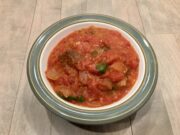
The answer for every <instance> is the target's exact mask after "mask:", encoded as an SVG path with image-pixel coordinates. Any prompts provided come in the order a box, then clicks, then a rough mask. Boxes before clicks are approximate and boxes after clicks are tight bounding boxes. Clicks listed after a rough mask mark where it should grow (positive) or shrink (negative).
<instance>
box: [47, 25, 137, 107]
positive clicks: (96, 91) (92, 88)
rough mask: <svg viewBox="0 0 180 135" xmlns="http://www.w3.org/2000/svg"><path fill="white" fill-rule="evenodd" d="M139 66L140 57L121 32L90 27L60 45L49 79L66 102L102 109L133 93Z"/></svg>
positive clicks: (51, 61)
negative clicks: (101, 107) (131, 91)
mask: <svg viewBox="0 0 180 135" xmlns="http://www.w3.org/2000/svg"><path fill="white" fill-rule="evenodd" d="M138 66H139V58H138V55H137V53H136V52H135V50H134V49H133V47H132V46H131V44H130V43H129V41H127V40H126V39H125V38H124V37H123V36H122V35H121V34H120V33H119V32H117V31H114V30H109V29H105V28H99V27H95V26H90V27H87V28H83V29H80V30H77V31H75V32H73V33H71V34H69V35H68V36H66V37H65V38H63V39H62V40H61V41H60V42H59V43H58V44H57V46H56V47H55V48H54V49H53V50H52V52H51V53H50V56H49V58H48V65H47V70H46V77H47V79H48V81H49V82H50V84H51V86H52V87H53V89H54V91H55V92H56V93H57V95H58V96H60V97H61V98H63V99H64V100H66V101H68V102H71V103H73V104H76V105H81V106H85V107H100V106H104V105H108V104H111V103H113V102H115V101H117V100H120V99H121V98H123V97H124V96H125V95H126V94H127V93H128V92H129V91H130V90H131V88H132V86H133V85H134V83H135V82H136V80H137V76H138Z"/></svg>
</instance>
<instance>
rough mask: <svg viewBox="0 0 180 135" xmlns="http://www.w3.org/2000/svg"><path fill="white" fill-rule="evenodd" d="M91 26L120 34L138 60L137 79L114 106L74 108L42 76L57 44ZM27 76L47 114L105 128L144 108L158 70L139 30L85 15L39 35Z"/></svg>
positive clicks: (102, 18)
mask: <svg viewBox="0 0 180 135" xmlns="http://www.w3.org/2000/svg"><path fill="white" fill-rule="evenodd" d="M92 25H93V26H97V27H102V28H107V29H112V30H116V31H119V32H120V33H121V34H122V36H124V37H125V38H126V39H127V40H128V41H129V42H130V43H131V45H132V47H133V48H134V49H135V51H136V52H137V54H138V56H139V59H140V63H139V72H138V78H137V81H136V83H135V84H134V86H133V87H132V89H131V90H130V92H129V93H128V94H127V95H126V96H124V97H123V98H122V99H120V100H119V101H117V102H115V103H112V104H110V105H106V106H102V107H96V108H89V107H82V106H78V105H74V104H71V103H69V102H67V101H65V100H63V99H61V98H60V97H59V96H57V95H56V93H55V92H54V91H53V89H52V87H51V85H50V83H49V82H48V80H47V78H46V76H45V70H46V68H47V61H48V56H49V54H50V53H51V51H52V49H53V48H54V47H55V46H56V45H57V44H58V42H59V41H60V40H61V39H63V38H64V37H66V36H67V35H68V34H70V33H72V32H73V31H75V30H79V29H81V28H86V27H89V26H92ZM27 75H28V80H29V83H30V86H31V88H32V90H33V92H34V94H35V95H36V97H37V98H38V99H39V101H40V102H41V103H42V104H43V105H44V106H46V107H47V108H48V109H49V110H51V111H53V112H55V113H56V114H58V115H59V116H61V117H63V118H65V119H67V120H69V121H72V122H75V123H81V124H106V123H110V122H114V121H117V120H121V119H123V118H125V117H127V116H130V115H131V114H133V113H134V112H136V111H137V110H138V109H139V108H141V107H142V106H143V105H144V103H145V102H146V101H147V100H148V99H149V97H150V96H151V95H152V93H153V91H154V88H155V85H156V82H157V76H158V68H157V60H156V57H155V54H154V51H153V49H152V47H151V45H150V43H149V42H148V41H147V39H146V38H145V37H144V36H143V35H142V34H141V33H140V32H139V31H138V30H136V29H135V28H134V27H132V26H131V25H129V24H127V23H125V22H123V21H121V20H118V19H116V18H113V17H110V16H104V15H97V14H96V15H95V14H86V15H77V16H72V17H68V18H65V19H62V20H60V21H58V22H57V23H55V24H53V25H51V26H50V27H48V28H47V29H46V30H45V31H44V32H43V33H42V34H40V36H39V37H38V38H37V40H36V41H35V43H34V44H33V46H32V48H31V51H30V53H29V57H28V62H27Z"/></svg>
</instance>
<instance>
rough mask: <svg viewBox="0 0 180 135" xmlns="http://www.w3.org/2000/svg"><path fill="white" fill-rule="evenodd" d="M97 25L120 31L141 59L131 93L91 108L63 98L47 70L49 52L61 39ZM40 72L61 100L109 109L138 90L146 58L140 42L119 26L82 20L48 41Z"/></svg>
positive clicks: (43, 53) (41, 59)
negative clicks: (46, 73) (47, 76)
mask: <svg viewBox="0 0 180 135" xmlns="http://www.w3.org/2000/svg"><path fill="white" fill-rule="evenodd" d="M92 25H93V26H97V27H102V28H107V29H112V30H116V31H119V32H120V33H121V34H122V35H123V36H124V37H125V38H126V39H127V40H128V41H129V42H130V43H131V45H132V46H133V48H134V49H135V51H136V52H137V54H138V56H139V59H140V63H139V74H138V78H137V81H136V83H135V84H134V86H133V87H132V89H131V90H130V91H129V93H128V94H127V95H125V96H124V97H123V98H122V99H120V100H119V101H117V102H114V103H112V104H110V105H106V106H102V107H96V108H90V107H82V106H78V105H74V104H71V103H69V102H67V101H65V100H63V99H61V98H60V97H59V96H58V95H57V94H56V93H55V92H54V90H53V88H52V87H51V85H50V83H49V82H48V80H47V79H46V75H45V71H46V69H47V62H48V57H49V54H50V53H51V51H52V50H53V48H54V47H55V46H56V45H57V44H58V43H59V42H60V40H61V39H63V38H64V37H66V36H67V35H68V34H70V33H72V32H73V31H75V30H79V29H81V28H86V27H88V26H92ZM39 66H40V74H41V77H42V80H43V81H44V84H45V85H46V87H47V88H48V90H49V91H50V92H51V93H52V94H53V95H54V96H55V97H56V98H57V99H59V100H60V101H62V102H64V103H66V104H68V105H70V106H73V107H76V108H79V109H85V110H102V109H108V108H111V107H114V106H116V105H119V104H122V103H124V102H125V101H127V100H128V99H129V98H130V97H132V96H133V95H134V94H135V93H136V91H137V90H138V88H139V86H140V85H141V83H142V81H143V78H144V74H145V58H144V55H143V53H142V51H141V48H140V47H139V45H138V43H137V42H136V41H135V40H134V39H133V37H131V36H130V35H129V34H128V33H127V32H125V31H123V30H122V29H120V28H117V27H115V26H112V25H110V24H106V23H101V22H82V23H77V24H73V25H71V26H68V27H65V28H63V29H62V30H60V31H59V32H57V33H56V34H55V35H54V36H53V37H51V38H50V39H49V40H48V42H47V43H46V45H45V47H44V48H43V50H42V53H41V56H40V65H39Z"/></svg>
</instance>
